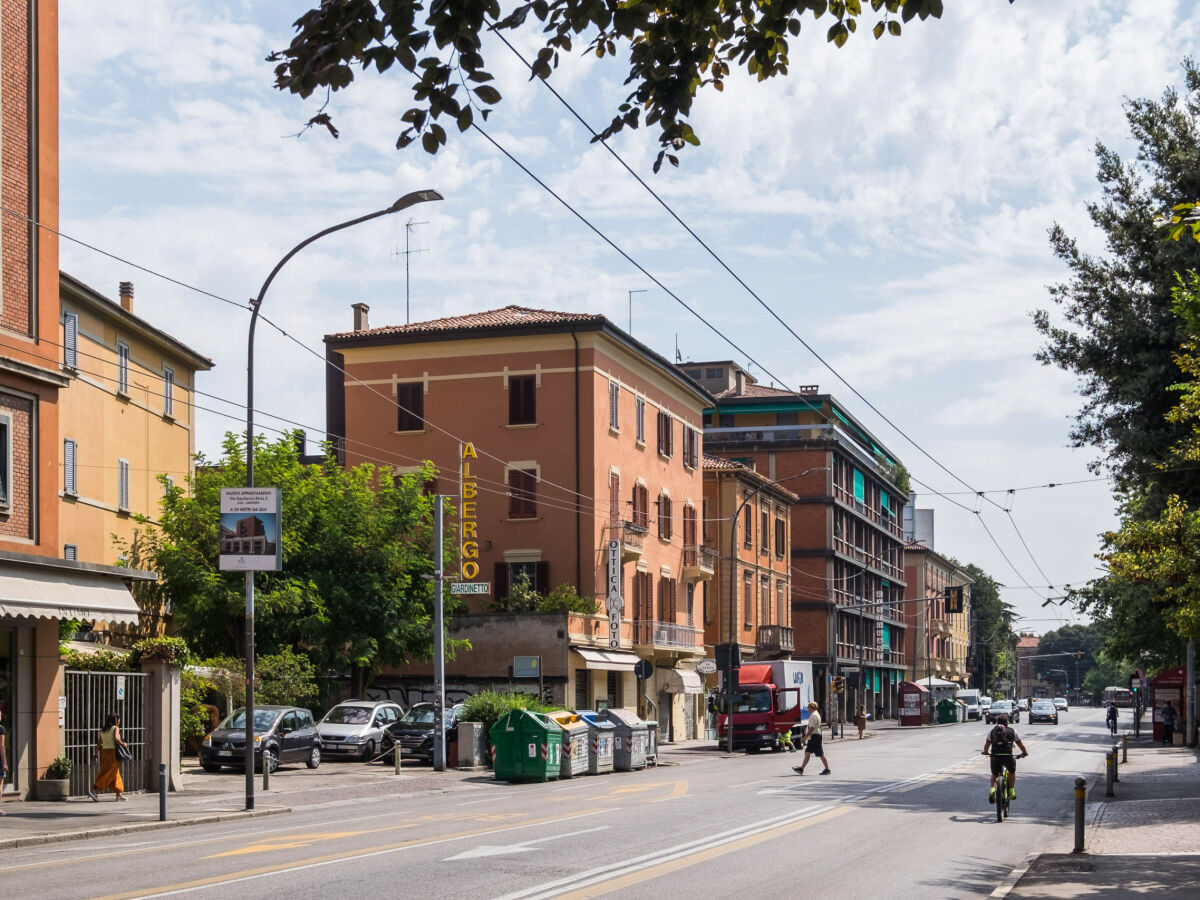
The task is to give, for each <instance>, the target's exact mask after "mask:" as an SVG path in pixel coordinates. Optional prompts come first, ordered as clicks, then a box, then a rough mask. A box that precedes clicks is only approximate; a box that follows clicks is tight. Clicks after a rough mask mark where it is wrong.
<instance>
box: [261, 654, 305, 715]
mask: <svg viewBox="0 0 1200 900" xmlns="http://www.w3.org/2000/svg"><path fill="white" fill-rule="evenodd" d="M254 674H255V689H254V690H255V694H254V702H255V703H261V704H263V705H264V706H270V705H280V706H307V705H308V704H309V703H310V702H311V701H313V700H315V699H316V697H317V678H316V670H315V669H313V664H312V662H311V661H310V660H309V658H308V657H307V656H305V655H304V654H302V653H293V652H292V651H291V650H288V649H286V648H285V649H284V650H283V652H281V653H277V654H275V655H273V656H264V657H262V658H261V659H259V660H258V661H257V667H256V668H255V671H254Z"/></svg>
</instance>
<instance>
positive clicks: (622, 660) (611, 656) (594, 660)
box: [571, 647, 639, 672]
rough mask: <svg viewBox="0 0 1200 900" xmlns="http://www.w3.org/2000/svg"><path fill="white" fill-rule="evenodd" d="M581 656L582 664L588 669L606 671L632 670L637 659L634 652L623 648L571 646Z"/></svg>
mask: <svg viewBox="0 0 1200 900" xmlns="http://www.w3.org/2000/svg"><path fill="white" fill-rule="evenodd" d="M571 649H572V650H574V651H575V652H576V653H578V654H579V655H580V656H581V657H582V658H583V665H584V667H585V668H588V669H603V670H605V671H608V672H632V671H633V667H634V666H635V665H637V661H638V659H639V657H638V655H637V654H636V653H628V652H626V651H624V650H592V649H587V648H583V647H572V648H571Z"/></svg>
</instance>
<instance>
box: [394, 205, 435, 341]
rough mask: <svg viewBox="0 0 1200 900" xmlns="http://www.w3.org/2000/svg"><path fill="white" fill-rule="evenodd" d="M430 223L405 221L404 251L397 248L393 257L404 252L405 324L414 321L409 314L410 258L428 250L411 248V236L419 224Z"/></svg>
mask: <svg viewBox="0 0 1200 900" xmlns="http://www.w3.org/2000/svg"><path fill="white" fill-rule="evenodd" d="M428 224H429V223H428V222H414V221H413V220H412V219H409V220H408V221H407V222H405V223H404V250H403V251H400V250H395V251H393V253H392V257H393V258H395V257H397V256H399V255H400V254H401V252H403V253H404V324H405V325H408V324H409V323H410V322H411V321H412V319H411V318H410V316H409V289H408V274H409V260H410V259H411V257H412V255H413V254H414V253H426V252H428V251H427V250H425V249H420V250H411V249H409V238H410V237H411V236H412V230H413V228H415V227H416V226H417V225H428Z"/></svg>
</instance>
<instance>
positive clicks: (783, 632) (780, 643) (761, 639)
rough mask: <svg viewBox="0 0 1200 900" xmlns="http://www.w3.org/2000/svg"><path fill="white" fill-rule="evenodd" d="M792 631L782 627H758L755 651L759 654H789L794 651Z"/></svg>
mask: <svg viewBox="0 0 1200 900" xmlns="http://www.w3.org/2000/svg"><path fill="white" fill-rule="evenodd" d="M795 649H796V647H795V643H794V641H793V639H792V629H790V628H785V627H784V626H782V625H759V626H758V642H757V650H758V652H759V653H791V652H792V651H793V650H795Z"/></svg>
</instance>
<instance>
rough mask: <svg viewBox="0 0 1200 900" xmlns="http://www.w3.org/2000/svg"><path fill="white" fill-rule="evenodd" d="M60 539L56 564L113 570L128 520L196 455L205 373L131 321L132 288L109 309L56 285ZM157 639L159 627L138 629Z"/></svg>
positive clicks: (167, 340) (152, 503) (178, 479)
mask: <svg viewBox="0 0 1200 900" xmlns="http://www.w3.org/2000/svg"><path fill="white" fill-rule="evenodd" d="M59 302H60V313H59V328H60V335H61V337H60V340H59V344H60V347H61V352H62V369H63V373H64V374H66V375H67V376H68V377H69V378H70V384H69V385H68V387H66V388H65V389H63V390H62V391H60V393H59V407H60V410H59V439H58V462H59V469H58V474H59V477H58V484H57V489H58V493H59V497H60V498H61V502H60V511H59V535H60V539H61V540H62V542H63V551H62V552H63V556H64V557H65V558H66V559H76V560H79V561H80V562H89V563H103V564H113V563H115V562H117V559H118V556H119V551H118V550H117V547H116V545H115V543H114V541H113V535H116V536H117V538H119V539H120V540H122V541H129V540H131V539H132V537H133V534H134V529H135V528H136V527H137V522H136V520H135V519H134V515H135V514H141V515H145V516H148V517H149V518H150V519H152V520H153V519H155V518H157V516H158V513H159V500H160V498H161V497H162V496H163V492H164V486H163V484H162V483H161V482H160V481H159V475H166V476H167V477H168V478H169V479H171V481H172V483H174V484H179V485H184V484H186V481H187V477H188V475H189V474H190V473H191V469H192V458H193V456H194V454H195V428H194V421H195V415H194V413H195V411H194V406H193V396H194V393H193V392H194V383H195V376H196V373H197V372H200V371H207V370H209V369H211V368H212V360H210V359H208V358H206V357H203V356H201V355H200V354H198V353H196V352H195V351H194V350H192V349H190V348H189V347H187V346H185V345H184V344H182V343H180V342H179V341H177V340H176V339H175V338H173V337H171V336H170V335H169V334H166V333H164V332H162V331H160V330H159V329H157V328H155V327H154V326H153V325H150V324H149V323H148V322H146V321H145V320H144V319H141V318H139V317H138V316H136V315H134V313H133V285H132V283H130V282H128V281H123V282H121V284H120V302H119V303H115V302H113V301H112V300H109V299H108V298H107V297H105V296H103V295H102V294H100V293H99V292H97V291H96V290H94V289H92V288H90V287H88V286H87V285H85V284H83V283H82V282H80V281H79V280H77V279H75V278H73V277H71V276H70V275H68V274H66V273H65V272H64V273H60V276H59ZM142 627H143V629H147V630H149V631H151V632H152V633H161V631H162V623H161V622H154V623H147V622H143V623H142Z"/></svg>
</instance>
